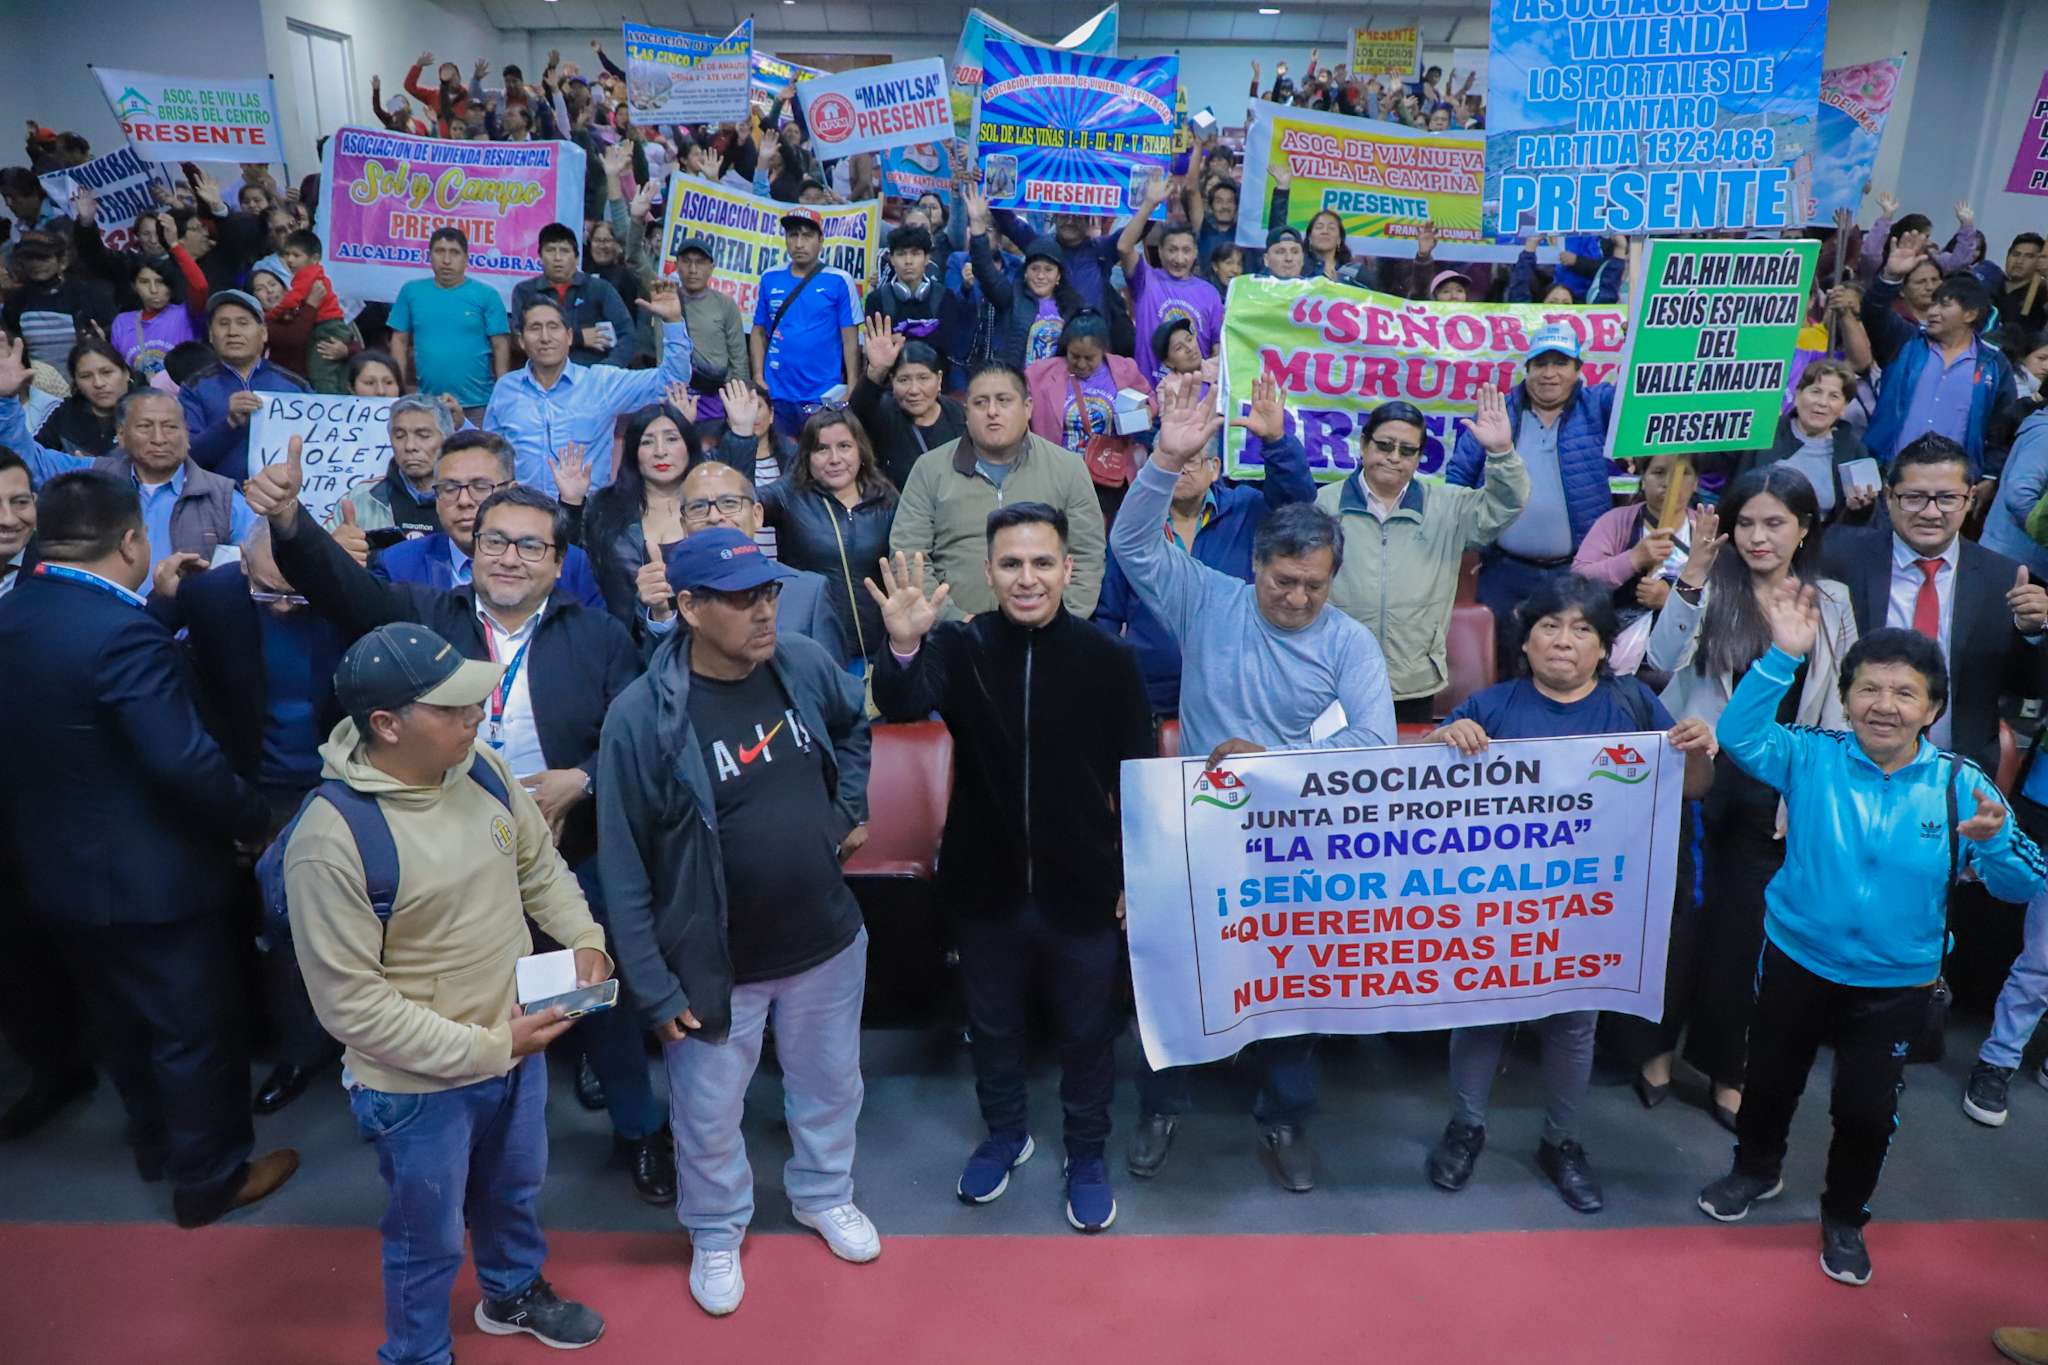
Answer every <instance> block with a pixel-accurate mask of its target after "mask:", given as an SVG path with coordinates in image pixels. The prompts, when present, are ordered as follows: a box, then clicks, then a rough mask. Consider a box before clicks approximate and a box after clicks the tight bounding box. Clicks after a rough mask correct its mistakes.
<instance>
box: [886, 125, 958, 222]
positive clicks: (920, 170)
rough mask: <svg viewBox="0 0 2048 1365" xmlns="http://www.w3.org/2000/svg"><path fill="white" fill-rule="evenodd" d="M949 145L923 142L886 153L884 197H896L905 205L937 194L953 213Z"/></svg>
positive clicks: (951, 169)
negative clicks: (889, 195)
mask: <svg viewBox="0 0 2048 1365" xmlns="http://www.w3.org/2000/svg"><path fill="white" fill-rule="evenodd" d="M950 145H951V144H950V143H947V142H919V143H915V144H913V145H911V146H909V147H891V148H890V149H889V150H888V151H886V152H884V153H882V193H884V194H893V195H895V196H896V197H897V198H898V199H901V200H903V201H904V202H905V203H916V202H917V198H918V196H919V195H923V194H936V195H937V196H939V200H940V202H942V203H943V204H945V206H946V212H948V213H951V212H952V211H953V161H952V157H951V156H950V155H949V154H948V152H947V148H948V147H949V146H950Z"/></svg>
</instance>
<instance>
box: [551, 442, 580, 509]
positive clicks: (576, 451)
mask: <svg viewBox="0 0 2048 1365" xmlns="http://www.w3.org/2000/svg"><path fill="white" fill-rule="evenodd" d="M548 468H550V469H552V470H553V471H554V474H555V496H556V498H557V499H558V500H559V501H561V502H563V503H566V504H568V505H569V506H571V507H578V506H581V505H582V503H583V499H584V497H585V495H587V494H588V493H589V492H590V461H589V460H587V459H585V458H584V455H583V447H582V446H581V445H579V444H578V443H577V442H575V441H564V442H563V443H562V448H561V449H560V450H558V451H556V452H555V454H554V455H553V456H551V457H550V458H549V459H548Z"/></svg>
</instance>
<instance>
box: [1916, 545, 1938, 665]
mask: <svg viewBox="0 0 2048 1365" xmlns="http://www.w3.org/2000/svg"><path fill="white" fill-rule="evenodd" d="M1913 562H1914V563H1915V564H1918V565H1919V566H1920V572H1921V573H1922V574H1923V575H1924V577H1923V578H1922V580H1921V583H1920V592H1919V595H1918V596H1916V597H1915V598H1914V599H1913V629H1914V630H1917V631H1919V632H1920V633H1921V634H1922V635H1925V636H1926V637H1927V638H1928V639H1930V640H1932V641H1934V642H1935V643H1936V644H1940V643H1941V593H1940V592H1939V591H1937V590H1936V588H1935V586H1934V575H1935V574H1937V573H1939V572H1940V571H1941V561H1940V560H1938V559H1916V560H1914V561H1913Z"/></svg>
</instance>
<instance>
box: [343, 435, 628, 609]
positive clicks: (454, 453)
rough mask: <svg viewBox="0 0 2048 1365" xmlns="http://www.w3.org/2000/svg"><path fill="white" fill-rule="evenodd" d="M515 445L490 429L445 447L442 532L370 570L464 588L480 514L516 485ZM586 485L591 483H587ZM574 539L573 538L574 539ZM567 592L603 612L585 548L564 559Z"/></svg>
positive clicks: (438, 471) (402, 546) (440, 469)
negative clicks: (490, 503) (500, 494)
mask: <svg viewBox="0 0 2048 1365" xmlns="http://www.w3.org/2000/svg"><path fill="white" fill-rule="evenodd" d="M512 466H513V460H512V447H511V446H509V445H507V444H506V443H505V438H504V437H502V436H499V435H497V434H496V433H494V432H488V431H458V432H456V433H455V434H454V435H453V436H450V437H449V438H448V439H447V440H446V441H444V442H442V444H441V454H440V458H439V459H437V460H436V461H435V462H434V482H433V485H432V486H433V493H434V507H435V510H436V512H438V514H439V515H440V518H441V529H440V530H439V531H437V532H435V533H434V534H433V535H430V536H421V537H418V538H417V539H414V540H406V541H400V542H399V543H398V544H396V545H393V546H391V547H389V548H388V549H386V550H385V551H384V552H383V553H382V554H380V555H378V556H377V557H376V558H375V559H374V560H373V561H372V562H371V564H370V569H371V571H372V572H373V573H375V574H376V575H377V576H378V577H379V578H383V579H386V580H388V581H390V582H393V583H418V584H421V585H422V586H424V587H430V588H440V589H442V590H443V591H446V590H449V589H452V588H459V587H463V586H465V585H467V584H469V582H470V581H471V578H472V577H473V574H474V570H473V569H472V567H471V564H470V555H471V554H472V553H473V552H474V550H473V544H474V539H475V536H476V520H477V512H478V511H479V510H480V509H481V508H482V507H483V505H484V503H485V502H486V501H487V500H488V499H489V498H490V497H491V496H492V495H493V494H496V493H498V492H499V491H501V490H503V489H506V488H510V487H512V485H513V474H512ZM583 482H584V484H585V485H586V486H587V484H588V482H589V480H588V478H587V477H586V478H585V479H584V480H583ZM562 491H563V493H564V495H565V496H567V497H572V498H575V499H579V500H580V499H581V498H582V496H583V489H582V488H580V487H579V488H574V489H571V488H564V489H563V490H562ZM571 539H572V540H573V539H574V536H571ZM562 591H564V592H566V593H568V594H570V595H571V596H572V597H574V598H575V599H576V601H578V602H579V603H581V604H582V605H584V606H586V607H589V608H592V609H593V610H602V609H603V607H604V594H603V593H601V592H599V591H598V587H597V575H596V574H594V573H592V572H591V570H590V559H589V557H588V556H586V555H585V554H584V553H583V550H582V548H581V547H579V546H576V545H570V546H569V547H568V550H567V553H566V554H564V555H563V556H562Z"/></svg>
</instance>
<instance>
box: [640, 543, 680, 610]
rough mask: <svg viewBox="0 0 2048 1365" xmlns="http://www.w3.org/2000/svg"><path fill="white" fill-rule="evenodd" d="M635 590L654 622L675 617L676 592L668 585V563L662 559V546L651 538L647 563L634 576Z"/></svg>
mask: <svg viewBox="0 0 2048 1365" xmlns="http://www.w3.org/2000/svg"><path fill="white" fill-rule="evenodd" d="M633 590H634V591H635V592H636V593H638V594H639V595H640V605H641V606H643V607H645V608H647V615H648V616H649V617H650V618H652V619H653V620H656V621H666V620H668V618H669V617H671V616H673V615H675V605H674V598H675V590H674V589H673V588H671V587H669V585H668V563H667V561H666V560H664V559H663V558H662V555H661V546H660V545H658V544H656V543H655V541H654V540H653V539H651V538H650V539H649V540H648V542H647V562H646V563H645V564H642V565H641V566H640V572H639V573H637V574H635V575H633Z"/></svg>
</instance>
